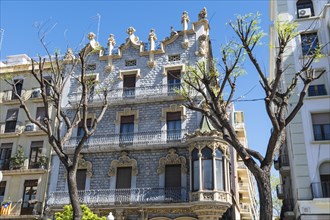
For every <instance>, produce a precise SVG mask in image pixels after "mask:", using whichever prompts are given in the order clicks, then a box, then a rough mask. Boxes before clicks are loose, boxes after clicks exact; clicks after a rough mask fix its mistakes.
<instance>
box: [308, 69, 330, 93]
mask: <svg viewBox="0 0 330 220" xmlns="http://www.w3.org/2000/svg"><path fill="white" fill-rule="evenodd" d="M319 74H320V73H319V72H318V71H316V75H319ZM325 76H326V74H323V75H322V76H321V77H320V78H318V79H316V80H314V81H313V82H312V83H311V85H310V86H309V87H308V96H323V95H327V94H328V93H327V88H326V86H325V82H326V81H327V80H326V78H325Z"/></svg>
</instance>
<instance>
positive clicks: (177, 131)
mask: <svg viewBox="0 0 330 220" xmlns="http://www.w3.org/2000/svg"><path fill="white" fill-rule="evenodd" d="M166 125H167V140H169V141H171V140H179V139H181V112H167V113H166Z"/></svg>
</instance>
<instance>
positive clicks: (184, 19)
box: [181, 11, 190, 24]
mask: <svg viewBox="0 0 330 220" xmlns="http://www.w3.org/2000/svg"><path fill="white" fill-rule="evenodd" d="M185 21H186V22H189V21H190V20H189V16H188V12H186V11H184V12H182V17H181V23H182V24H183V22H185Z"/></svg>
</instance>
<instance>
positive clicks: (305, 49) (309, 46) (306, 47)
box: [300, 31, 320, 56]
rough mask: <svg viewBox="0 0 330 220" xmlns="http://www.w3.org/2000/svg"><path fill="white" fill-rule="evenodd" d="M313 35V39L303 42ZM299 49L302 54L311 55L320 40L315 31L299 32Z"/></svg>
mask: <svg viewBox="0 0 330 220" xmlns="http://www.w3.org/2000/svg"><path fill="white" fill-rule="evenodd" d="M312 36H313V40H312V41H309V42H305V41H306V40H308V38H310V37H312ZM300 41H301V51H302V55H303V56H311V55H313V54H314V53H315V51H316V50H317V49H319V46H320V40H319V36H318V33H317V31H315V32H302V33H300Z"/></svg>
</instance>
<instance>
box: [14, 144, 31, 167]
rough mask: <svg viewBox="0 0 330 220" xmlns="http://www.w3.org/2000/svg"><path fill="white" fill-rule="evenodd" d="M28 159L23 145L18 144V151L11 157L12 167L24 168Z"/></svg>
mask: <svg viewBox="0 0 330 220" xmlns="http://www.w3.org/2000/svg"><path fill="white" fill-rule="evenodd" d="M26 159H27V157H25V155H24V150H23V147H22V146H18V149H17V152H16V153H15V155H14V156H13V157H12V158H10V161H11V168H12V169H14V170H15V169H20V168H22V167H23V165H24V161H25V160H26Z"/></svg>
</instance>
